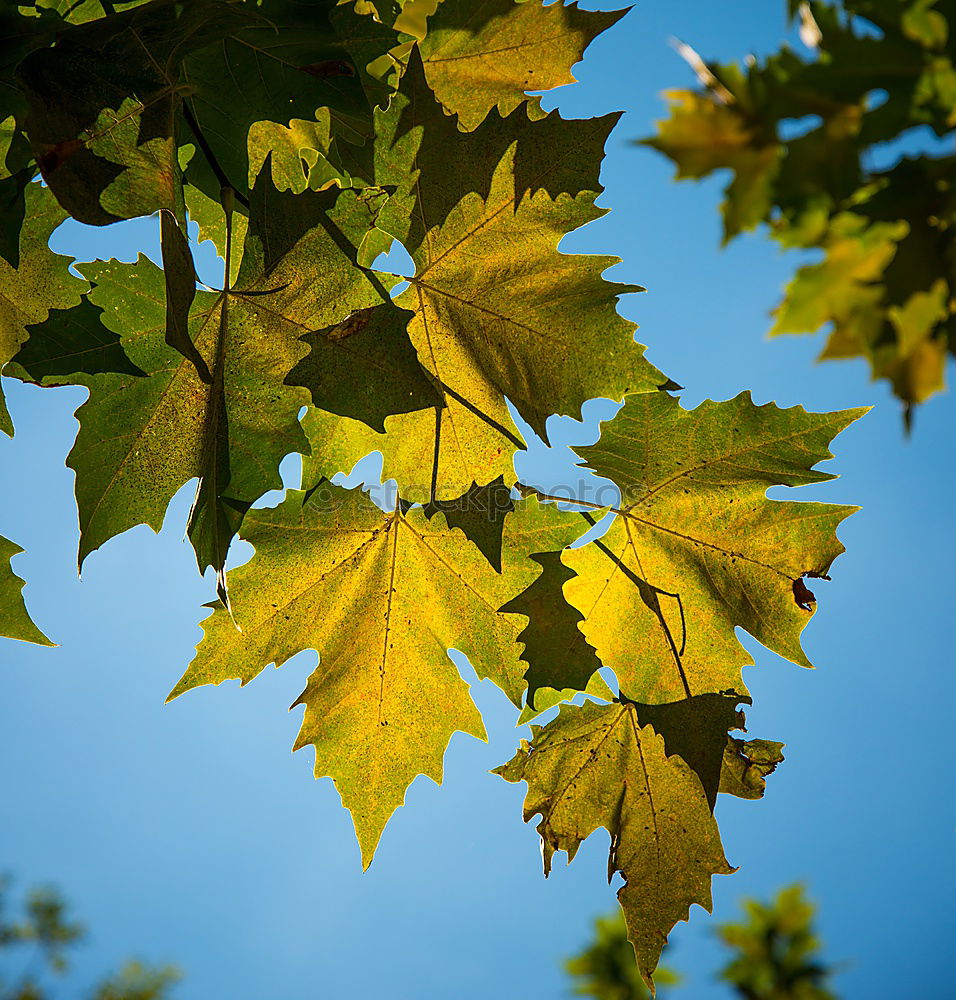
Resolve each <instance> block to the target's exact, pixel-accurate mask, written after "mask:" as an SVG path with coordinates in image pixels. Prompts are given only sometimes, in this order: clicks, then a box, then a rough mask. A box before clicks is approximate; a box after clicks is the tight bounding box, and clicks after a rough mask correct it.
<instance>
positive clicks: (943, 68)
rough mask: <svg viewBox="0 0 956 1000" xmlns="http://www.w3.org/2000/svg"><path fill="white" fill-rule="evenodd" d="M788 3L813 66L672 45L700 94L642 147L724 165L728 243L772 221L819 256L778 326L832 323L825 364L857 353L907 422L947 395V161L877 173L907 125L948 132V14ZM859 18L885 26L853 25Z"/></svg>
mask: <svg viewBox="0 0 956 1000" xmlns="http://www.w3.org/2000/svg"><path fill="white" fill-rule="evenodd" d="M789 9H790V15H791V17H796V16H797V15H798V14H799V16H800V20H801V37H802V38H805V39H806V44H807V46H808V47H809V48H811V49H813V50H814V55H813V57H812V58H811V59H808V60H805V59H804V58H802V57H801V56H800V55H798V54H797V52H796V51H794V50H793V49H791V48H790V47H789V46H784V47H783V48H782V49H781V50H780V51H779V52H776V53H773V54H771V55H769V56H768V57H766V58H765V59H763V60H759V61H758V60H756V59H752V58H748V59H747V60H746V64H745V66H743V67H741V66H735V65H714V64H707V63H705V62H703V60H701V59H700V57H699V56H697V54H696V53H694V52H693V50H691V49H689V47H687V46H684V45H680V46H679V51H681V53H682V54H683V55H684V56H685V58H687V60H688V62H690V63H691V65H692V67H693V68H694V70H695V72H696V73H697V76H698V79H699V80H700V82H701V84H702V85H703V87H702V90H700V91H688V90H678V91H670V92H669V93H668V97H669V100H670V102H671V109H670V111H671V114H670V117H669V118H668V119H666V120H665V121H663V122H661V123H659V126H658V133H657V135H656V136H654V137H653V138H651V139H648V140H644V144H646V145H650V146H652V147H653V148H655V149H658V150H659V151H660V152H662V153H664V154H665V155H666V156H668V157H669V158H670V159H672V160H673V161H674V163H675V164H676V165H677V168H678V170H677V177H678V178H684V177H688V178H698V177H703V176H705V175H707V174H709V173H711V172H712V171H713V170H716V169H720V168H729V170H730V171H731V172H732V178H731V181H730V184H729V185H728V188H727V192H726V193H727V197H726V199H725V202H724V205H723V209H722V210H723V214H724V237H725V242H726V241H727V240H728V239H729V238H730V237H732V236H735V235H737V233H739V232H740V231H742V230H744V229H748V228H753V227H754V226H756V225H758V224H759V223H766V224H767V225H768V227H769V229H770V232H771V234H772V235H773V237H774V238H775V239H776V240H777V241H778V242H779V243H780V244H781V245H782V246H784V247H801V248H810V247H813V248H818V249H821V250H823V251H824V259H823V260H822V262H820V263H818V264H814V265H811V266H810V267H804V268H801V269H800V270H799V271H798V273H797V276H796V278H795V279H794V281H793V282H792V283H791V284H790V286H789V287H788V290H787V296H786V297H785V299H784V301H783V303H782V304H781V306H780V308H779V309H778V311H777V323H776V325H775V327H774V329H773V331H771V332H772V333H780V332H794V333H797V332H799V333H804V332H807V331H810V330H813V329H816V328H817V327H819V326H821V325H823V324H824V323H827V322H831V321H832V323H833V331H832V333H831V334H830V336H829V339H828V340H827V344H826V347H825V349H824V351H823V352H822V354H821V355H820V360H835V359H843V358H865V359H866V360H867V361H868V362H869V365H870V368H871V371H872V374H873V377H874V378H882V379H886V380H887V381H889V382H890V384H891V385H892V388H893V392H894V394H895V395H896V396H897V397H898V398H899V399H900V400H901V401H902V402H903V403H904V405H905V409H904V419H905V422H906V426H907V427H909V423H910V419H911V414H912V411H913V408H914V407H915V406H916V405H917V404H919V403H922V402H924V401H925V400H927V399H928V398H930V397H931V396H932V395H934V394H935V393H937V392H940V391H941V390H942V389H943V388H944V385H945V367H946V362H947V358H948V357H951V356H952V355H953V354H954V353H956V337H954V336H953V335H952V333H951V331H950V327H951V326H952V325H953V315H952V294H951V289H952V287H953V264H952V253H951V244H952V226H953V224H954V221H956V199H954V196H953V193H952V184H951V178H952V173H953V167H954V162H956V158H954V157H952V156H950V155H936V154H935V153H931V152H927V153H924V154H923V155H920V156H916V157H912V156H903V157H902V158H901V159H899V160H898V162H896V163H895V164H894V165H893V166H891V167H890V168H888V169H877V168H876V167H875V166H874V164H878V163H879V162H880V161H881V160H882V158H883V153H885V151H886V149H887V148H889V149H893V148H896V146H894V145H891V144H893V143H898V142H900V141H905V139H906V137H907V136H909V135H911V134H912V133H913V130H914V129H915V128H920V127H924V128H926V127H928V128H930V129H932V130H933V132H934V133H935V135H936V136H937V137H939V138H940V139H942V138H943V137H946V136H950V137H951V136H952V135H953V130H954V127H956V66H954V64H953V52H952V51H951V49H952V46H951V45H950V44H949V38H950V29H949V22H950V20H951V18H952V17H953V15H954V10H953V8H952V6H951V5H948V4H947V5H941V4H940V3H938V2H936V0H900V2H896V0H887V2H878V0H872V2H871V0H867V2H862V0H854V2H853V3H842V4H840V3H825V2H816V3H813V4H812V5H808V4H800V5H795V4H793V3H790V4H789ZM864 22H869V23H870V24H871V25H872V26H874V27H875V28H876V29H878V30H877V31H876V32H871V31H864V30H861V25H862V24H863V23H864ZM877 98H878V99H877ZM811 116H812V118H811ZM813 119H816V121H813ZM795 122H799V123H800V127H799V129H798V132H799V134H796V135H795V134H794V128H793V126H794V123H795Z"/></svg>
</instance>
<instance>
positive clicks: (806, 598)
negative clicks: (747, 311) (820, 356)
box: [563, 393, 865, 704]
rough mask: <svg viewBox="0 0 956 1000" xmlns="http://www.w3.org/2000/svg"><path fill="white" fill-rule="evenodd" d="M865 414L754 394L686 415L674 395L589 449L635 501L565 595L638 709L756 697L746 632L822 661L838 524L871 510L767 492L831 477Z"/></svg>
mask: <svg viewBox="0 0 956 1000" xmlns="http://www.w3.org/2000/svg"><path fill="white" fill-rule="evenodd" d="M863 412H865V411H863V410H843V411H840V412H837V413H823V414H815V413H807V412H806V411H805V410H804V409H803V408H802V407H799V406H797V407H792V408H790V409H786V410H782V409H779V408H778V407H777V406H775V405H774V404H772V403H768V404H766V405H764V406H756V405H754V403H753V402H752V401H751V399H750V395H749V393H742V394H741V395H739V396H737V397H736V398H735V399H732V400H728V401H727V402H713V401H710V400H708V401H706V402H704V403H702V404H701V405H700V406H699V407H697V409H695V410H685V409H683V408H682V407H681V406H680V404H679V403H678V401H677V400H676V399H674V398H672V397H670V396H668V395H667V394H665V393H654V394H643V395H638V396H633V397H630V398H629V399H628V400H627V402H626V404H625V406H624V408H623V409H622V410H621V411H620V412H619V413H618V415H617V416H616V417H615V418H614V419H613V420H612V421H611V422H610V423H607V424H605V425H604V426H603V428H602V435H601V440H600V441H599V442H598V444H596V445H593V446H591V447H588V448H582V449H579V453H580V454H581V455H582V457H584V458H585V460H586V461H587V463H588V465H589V466H590V467H591V468H592V469H594V470H595V471H596V472H597V473H598V474H599V475H601V476H605V477H607V478H608V479H611V480H612V481H613V482H614V483H616V484H617V485H618V487H619V488H620V489H621V493H622V501H621V504H622V513H621V514H620V515H619V516H618V517H617V519H616V521H615V523H614V524H613V525H612V526H611V528H610V530H609V531H608V532H607V533H606V534H605V535H604V536H603V537H602V538H600V539H598V540H597V542H595V543H593V544H591V545H587V546H584V547H582V548H579V549H572V550H569V551H568V552H566V553H564V555H563V560H564V562H565V564H566V565H568V566H570V567H571V569H573V570H574V571H575V572H576V573H577V576H576V577H574V578H573V579H571V580H569V581H568V582H567V583H565V585H564V592H565V595H566V596H567V598H568V600H569V601H570V602H571V604H573V605H574V606H575V607H576V608H578V610H579V611H580V612H581V614H582V615H584V617H585V621H584V623H582V625H581V629H582V631H583V632H584V635H585V637H586V638H587V640H588V642H590V643H591V644H592V645H593V646H594V647H595V649H596V650H597V653H598V656H599V657H600V659H601V662H602V663H603V664H604V665H605V666H607V667H611V668H612V669H613V670H614V671H615V673H616V674H617V676H618V680H619V682H620V685H621V690H622V692H623V693H624V694H626V695H627V697H628V698H633V699H634V700H635V701H639V702H644V703H647V704H662V703H666V702H675V701H680V700H681V699H683V698H687V697H690V696H692V695H701V694H711V693H728V694H730V693H737V694H740V695H744V694H745V693H746V689H745V688H744V687H743V686H742V684H741V680H740V668H741V667H742V666H744V665H747V664H750V663H752V662H753V661H752V659H751V657H750V656H749V654H748V653H747V652H746V651H745V650H744V648H743V646H741V644H740V642H739V641H738V639H737V637H736V635H735V634H734V629H735V628H736V626H738V625H739V626H742V627H743V628H745V629H746V630H747V631H748V632H750V634H751V635H753V636H754V637H755V638H756V639H759V640H760V642H762V643H763V644H764V645H765V646H767V647H768V648H770V649H772V650H774V651H775V652H777V653H779V654H780V655H781V656H784V657H786V658H787V659H789V660H792V661H793V662H794V663H799V664H801V665H803V666H810V663H809V661H808V660H807V658H806V655H805V654H804V652H803V649H802V648H801V646H800V633H801V631H802V630H803V628H804V627H805V626H806V624H807V622H808V621H809V619H810V616H811V611H810V610H809V608H810V607H811V606H812V605H811V603H810V602H811V601H812V595H809V591H807V590H806V586H805V584H804V583H803V577H804V576H817V577H819V576H825V575H826V573H827V572H828V570H829V568H830V564H831V563H832V562H833V560H834V559H835V558H836V556H837V555H839V554H840V553H841V552H842V551H843V546H842V545H841V544H840V542H839V541H838V540H837V538H836V534H835V529H836V527H837V525H838V524H839V523H840V522H841V521H842V520H843V519H844V518H845V517H847V516H848V515H849V514H851V513H852V512H853V511H854V510H856V509H857V508H854V507H843V506H838V505H835V504H824V503H794V502H791V501H779V500H769V499H768V498H767V496H766V491H767V489H768V487H770V486H773V485H778V484H780V485H787V486H798V485H802V484H805V483H818V482H823V481H825V480H828V479H832V478H833V477H832V476H831V475H830V474H828V473H826V472H819V471H816V470H815V469H814V464H815V463H816V462H818V461H822V460H824V459H827V458H830V457H832V456H831V454H830V451H829V449H828V448H827V444H828V442H829V441H830V439H831V438H832V437H833V436H834V435H835V434H837V433H838V432H839V431H841V430H843V428H845V427H846V426H847V425H848V424H849V423H851V422H852V421H853V420H855V419H856V418H857V417H859V416H860V415H861V414H862V413H863Z"/></svg>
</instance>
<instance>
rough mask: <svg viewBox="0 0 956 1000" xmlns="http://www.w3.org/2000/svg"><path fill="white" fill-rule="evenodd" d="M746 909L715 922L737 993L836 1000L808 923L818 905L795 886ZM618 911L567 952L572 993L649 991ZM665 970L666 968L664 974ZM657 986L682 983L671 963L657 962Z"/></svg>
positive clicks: (758, 998)
mask: <svg viewBox="0 0 956 1000" xmlns="http://www.w3.org/2000/svg"><path fill="white" fill-rule="evenodd" d="M742 905H743V910H744V916H743V919H741V920H740V921H739V922H736V923H723V924H719V925H718V926H717V928H716V930H717V936H718V937H719V938H720V940H721V942H722V944H723V945H724V947H725V949H726V951H727V953H728V954H727V961H726V964H725V965H724V966H723V967H722V968H721V969H720V970H719V971H718V973H717V977H718V978H719V979H720V980H721V981H723V982H725V983H727V984H728V985H729V986H731V987H732V989H733V992H734V995H735V996H738V997H741V998H742V1000H835V994H834V993H832V992H831V991H830V989H829V983H830V980H831V978H832V977H833V975H834V973H835V972H836V971H838V970H837V968H836V967H834V966H832V965H828V964H827V963H826V962H824V961H823V959H822V956H821V955H820V951H821V943H820V940H819V938H818V937H817V936H816V933H815V931H814V928H813V923H814V917H815V909H816V908H815V907H814V905H813V903H811V902H810V901H809V900H808V899H807V898H806V896H805V893H804V889H803V887H802V886H800V885H792V886H787V887H786V888H784V889H781V890H780V891H779V892H778V893H777V895H776V897H775V898H774V899H772V900H771V901H770V902H768V903H764V902H762V901H761V900H758V899H744V900H743V903H742ZM626 932H627V927H626V924H625V922H624V917H623V915H622V914H621V911H620V910H617V911H616V912H615V913H613V914H611V915H609V916H606V917H598V919H597V920H596V921H595V923H594V933H593V937H592V939H591V941H590V943H589V944H588V946H587V947H586V948H585V949H584V950H583V951H581V952H580V953H578V954H577V955H574V956H572V957H571V958H569V959H567V960H566V961H565V963H564V968H565V970H566V971H567V973H568V975H569V976H571V977H572V980H573V981H574V984H575V986H574V994H575V996H586V997H593V998H594V1000H643V998H645V997H647V996H648V993H647V990H646V988H645V986H644V983H643V981H642V980H641V978H640V974H639V972H638V968H637V963H636V962H635V961H634V953H633V951H632V950H631V948H630V947H629V945H628V941H627V933H626ZM662 973H663V975H662ZM655 980H656V982H657V983H658V985H661V984H664V983H666V984H667V985H681V977H680V975H678V974H677V973H676V972H673V971H672V970H670V969H658V972H657V974H656V975H655Z"/></svg>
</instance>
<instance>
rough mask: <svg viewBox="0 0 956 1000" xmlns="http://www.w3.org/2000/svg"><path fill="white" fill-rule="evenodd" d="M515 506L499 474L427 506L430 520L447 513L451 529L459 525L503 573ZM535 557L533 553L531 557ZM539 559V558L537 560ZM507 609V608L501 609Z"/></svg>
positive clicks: (492, 564) (497, 569)
mask: <svg viewBox="0 0 956 1000" xmlns="http://www.w3.org/2000/svg"><path fill="white" fill-rule="evenodd" d="M514 509H515V502H514V499H513V498H512V495H511V490H510V488H509V487H508V486H506V485H505V482H504V477H503V476H499V477H498V478H497V479H496V480H495V481H494V482H492V483H488V485H487V486H479V485H478V484H477V483H472V484H471V488H470V489H469V490H468V491H467V492H466V493H463V494H462V495H461V496H460V497H458V498H457V499H455V500H433V501H431V502H430V503H428V504H427V505H426V506H425V509H424V514H425V516H426V517H427V518H429V520H430V519H431V518H432V517H434V516H435V514H444V515H445V521H446V523H447V524H448V527H449V528H458V529H460V530H461V532H462V534H463V535H464V536H465V537H466V538H467V539H468V540H469V541H470V542H473V543H474V544H475V545H476V546H478V550H479V552H481V554H482V555H483V556H484V557H485V558H486V559H487V560H488V564H489V565H490V566H491V567H492V568H493V569H494V570H496V571H497V572H498V573H500V572H501V544H502V536H503V534H504V529H505V518H506V517H507V516H508V515H509V514H510V513H511V512H512V511H513V510H514ZM531 558H532V559H535V557H534V556H532V557H531ZM535 561H536V562H537V561H538V560H537V559H535ZM501 610H502V611H504V608H502V609H501Z"/></svg>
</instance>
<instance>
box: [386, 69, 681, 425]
mask: <svg viewBox="0 0 956 1000" xmlns="http://www.w3.org/2000/svg"><path fill="white" fill-rule="evenodd" d="M617 117H618V116H616V115H607V116H605V117H604V118H599V119H593V120H589V121H583V122H580V121H564V120H562V119H561V118H560V116H559V115H557V114H551V115H548V116H547V117H546V118H544V119H542V120H540V121H533V120H531V119H530V118H529V117H528V113H527V108H526V107H519V108H517V109H515V110H514V111H513V112H512V114H511V115H510V117H508V118H506V119H502V118H501V117H500V116H499V115H498V114H497V113H494V114H492V115H491V116H490V117H489V119H488V121H487V122H486V123H485V124H484V125H483V126H482V127H480V128H478V129H477V130H476V131H474V132H472V133H470V134H468V135H466V136H462V135H461V134H460V133H457V132H456V131H455V130H454V123H453V122H451V121H450V120H449V119H447V118H446V117H445V116H444V113H443V112H442V110H441V106H440V105H439V104H438V103H437V102H436V101H435V99H434V98H433V97H432V95H431V92H430V91H429V90H428V87H427V84H426V82H425V79H424V75H423V73H422V71H421V65H420V63H417V62H416V60H415V59H414V58H413V59H412V60H411V62H410V64H409V68H408V70H407V71H406V73H405V75H404V76H403V78H402V89H401V90H400V91H399V94H398V95H397V96H396V98H394V99H393V100H392V102H391V103H390V105H389V107H388V110H387V111H386V112H384V113H382V114H380V115H378V116H377V118H376V156H377V166H376V179H377V180H378V182H379V183H380V184H386V185H388V184H394V185H395V186H396V188H397V190H396V193H395V195H394V196H393V198H392V199H391V200H390V202H389V204H388V205H387V206H385V208H384V209H383V212H382V215H381V217H380V219H379V226H380V227H381V228H382V229H385V230H386V231H387V232H389V233H390V234H391V235H392V236H395V237H396V238H397V239H399V240H401V241H402V243H403V245H404V246H405V248H406V249H407V250H408V252H409V254H411V257H412V259H413V261H414V262H415V274H414V275H413V276H410V278H409V281H410V287H409V288H408V289H407V290H406V291H405V292H403V293H402V295H401V296H400V297H399V299H398V300H397V301H398V304H399V305H402V306H404V307H406V308H408V309H410V310H412V311H413V312H414V313H415V318H414V319H413V320H412V321H411V323H410V324H409V335H410V336H411V338H412V342H413V343H414V344H415V346H416V348H417V349H418V354H419V357H420V358H421V359H422V363H423V364H425V365H426V366H427V367H429V368H430V370H431V371H432V372H433V374H434V375H435V377H436V378H438V380H439V381H440V382H441V383H442V384H443V385H444V386H447V387H449V388H451V389H453V390H455V391H456V392H457V393H458V394H459V395H461V396H464V397H465V398H467V399H468V400H469V401H470V402H471V403H472V404H473V405H475V406H477V407H478V408H479V409H481V410H483V411H486V412H488V411H490V410H491V408H493V407H494V406H496V405H497V404H498V402H499V401H500V399H501V397H502V396H504V397H506V398H508V399H509V400H511V402H512V403H513V404H514V406H515V408H516V409H517V410H518V412H519V413H520V414H521V415H522V417H524V419H525V420H527V421H528V423H529V424H530V425H531V426H532V428H533V429H534V430H535V432H536V433H537V434H538V435H539V436H541V437H542V438H544V439H545V440H547V436H546V429H545V420H546V419H547V417H548V416H550V415H552V414H555V413H562V414H568V415H571V416H579V415H580V408H581V406H582V404H583V403H584V402H585V401H586V400H587V399H590V398H594V397H596V396H604V397H608V398H618V399H620V398H621V397H622V395H623V394H624V393H625V392H627V391H631V392H634V391H642V390H652V389H656V388H657V386H659V385H661V384H662V383H663V382H664V381H665V379H664V377H663V376H662V375H661V373H660V372H658V371H657V370H656V369H655V368H653V367H652V366H651V365H650V364H649V363H648V362H647V361H645V360H644V359H643V357H642V353H643V349H642V348H641V347H639V346H638V345H637V344H635V343H634V340H633V332H634V329H635V325H634V324H633V323H630V322H629V321H627V320H625V319H623V318H622V317H621V316H619V315H618V314H617V312H616V310H615V304H616V302H617V298H618V296H619V295H620V294H623V293H625V292H631V291H637V290H639V289H638V288H637V287H636V286H632V285H620V284H612V283H611V282H607V281H605V280H604V279H603V278H602V277H601V275H602V273H603V271H605V270H606V269H607V268H608V267H610V266H611V265H612V264H615V263H617V262H618V258H616V257H601V256H585V255H580V254H563V253H559V252H558V250H557V245H558V243H559V242H560V240H561V238H562V237H563V236H564V235H565V234H567V233H569V232H571V231H573V230H574V229H577V228H578V227H579V226H583V225H585V224H586V223H587V222H590V221H592V220H594V219H596V218H599V217H600V216H601V215H603V214H605V212H604V210H603V209H599V208H597V207H595V204H594V201H595V198H596V197H597V195H598V194H599V193H600V191H601V190H602V188H601V184H600V181H599V179H598V163H599V161H600V158H601V153H602V150H603V145H604V142H605V140H606V138H607V135H608V133H609V132H610V130H611V128H613V126H614V124H615V123H616V121H617ZM556 146H559V147H560V148H562V149H564V150H566V151H567V152H566V154H565V155H562V156H558V157H555V156H550V155H542V151H543V150H545V149H550V148H554V147H556ZM439 162H440V163H441V170H440V171H439V170H437V165H438V163H439ZM479 178H480V180H478V179H479ZM476 180H477V181H478V182H477V183H476ZM562 195H564V196H562ZM479 260H480V261H481V266H480V267H477V266H476V263H475V262H476V261H479Z"/></svg>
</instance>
